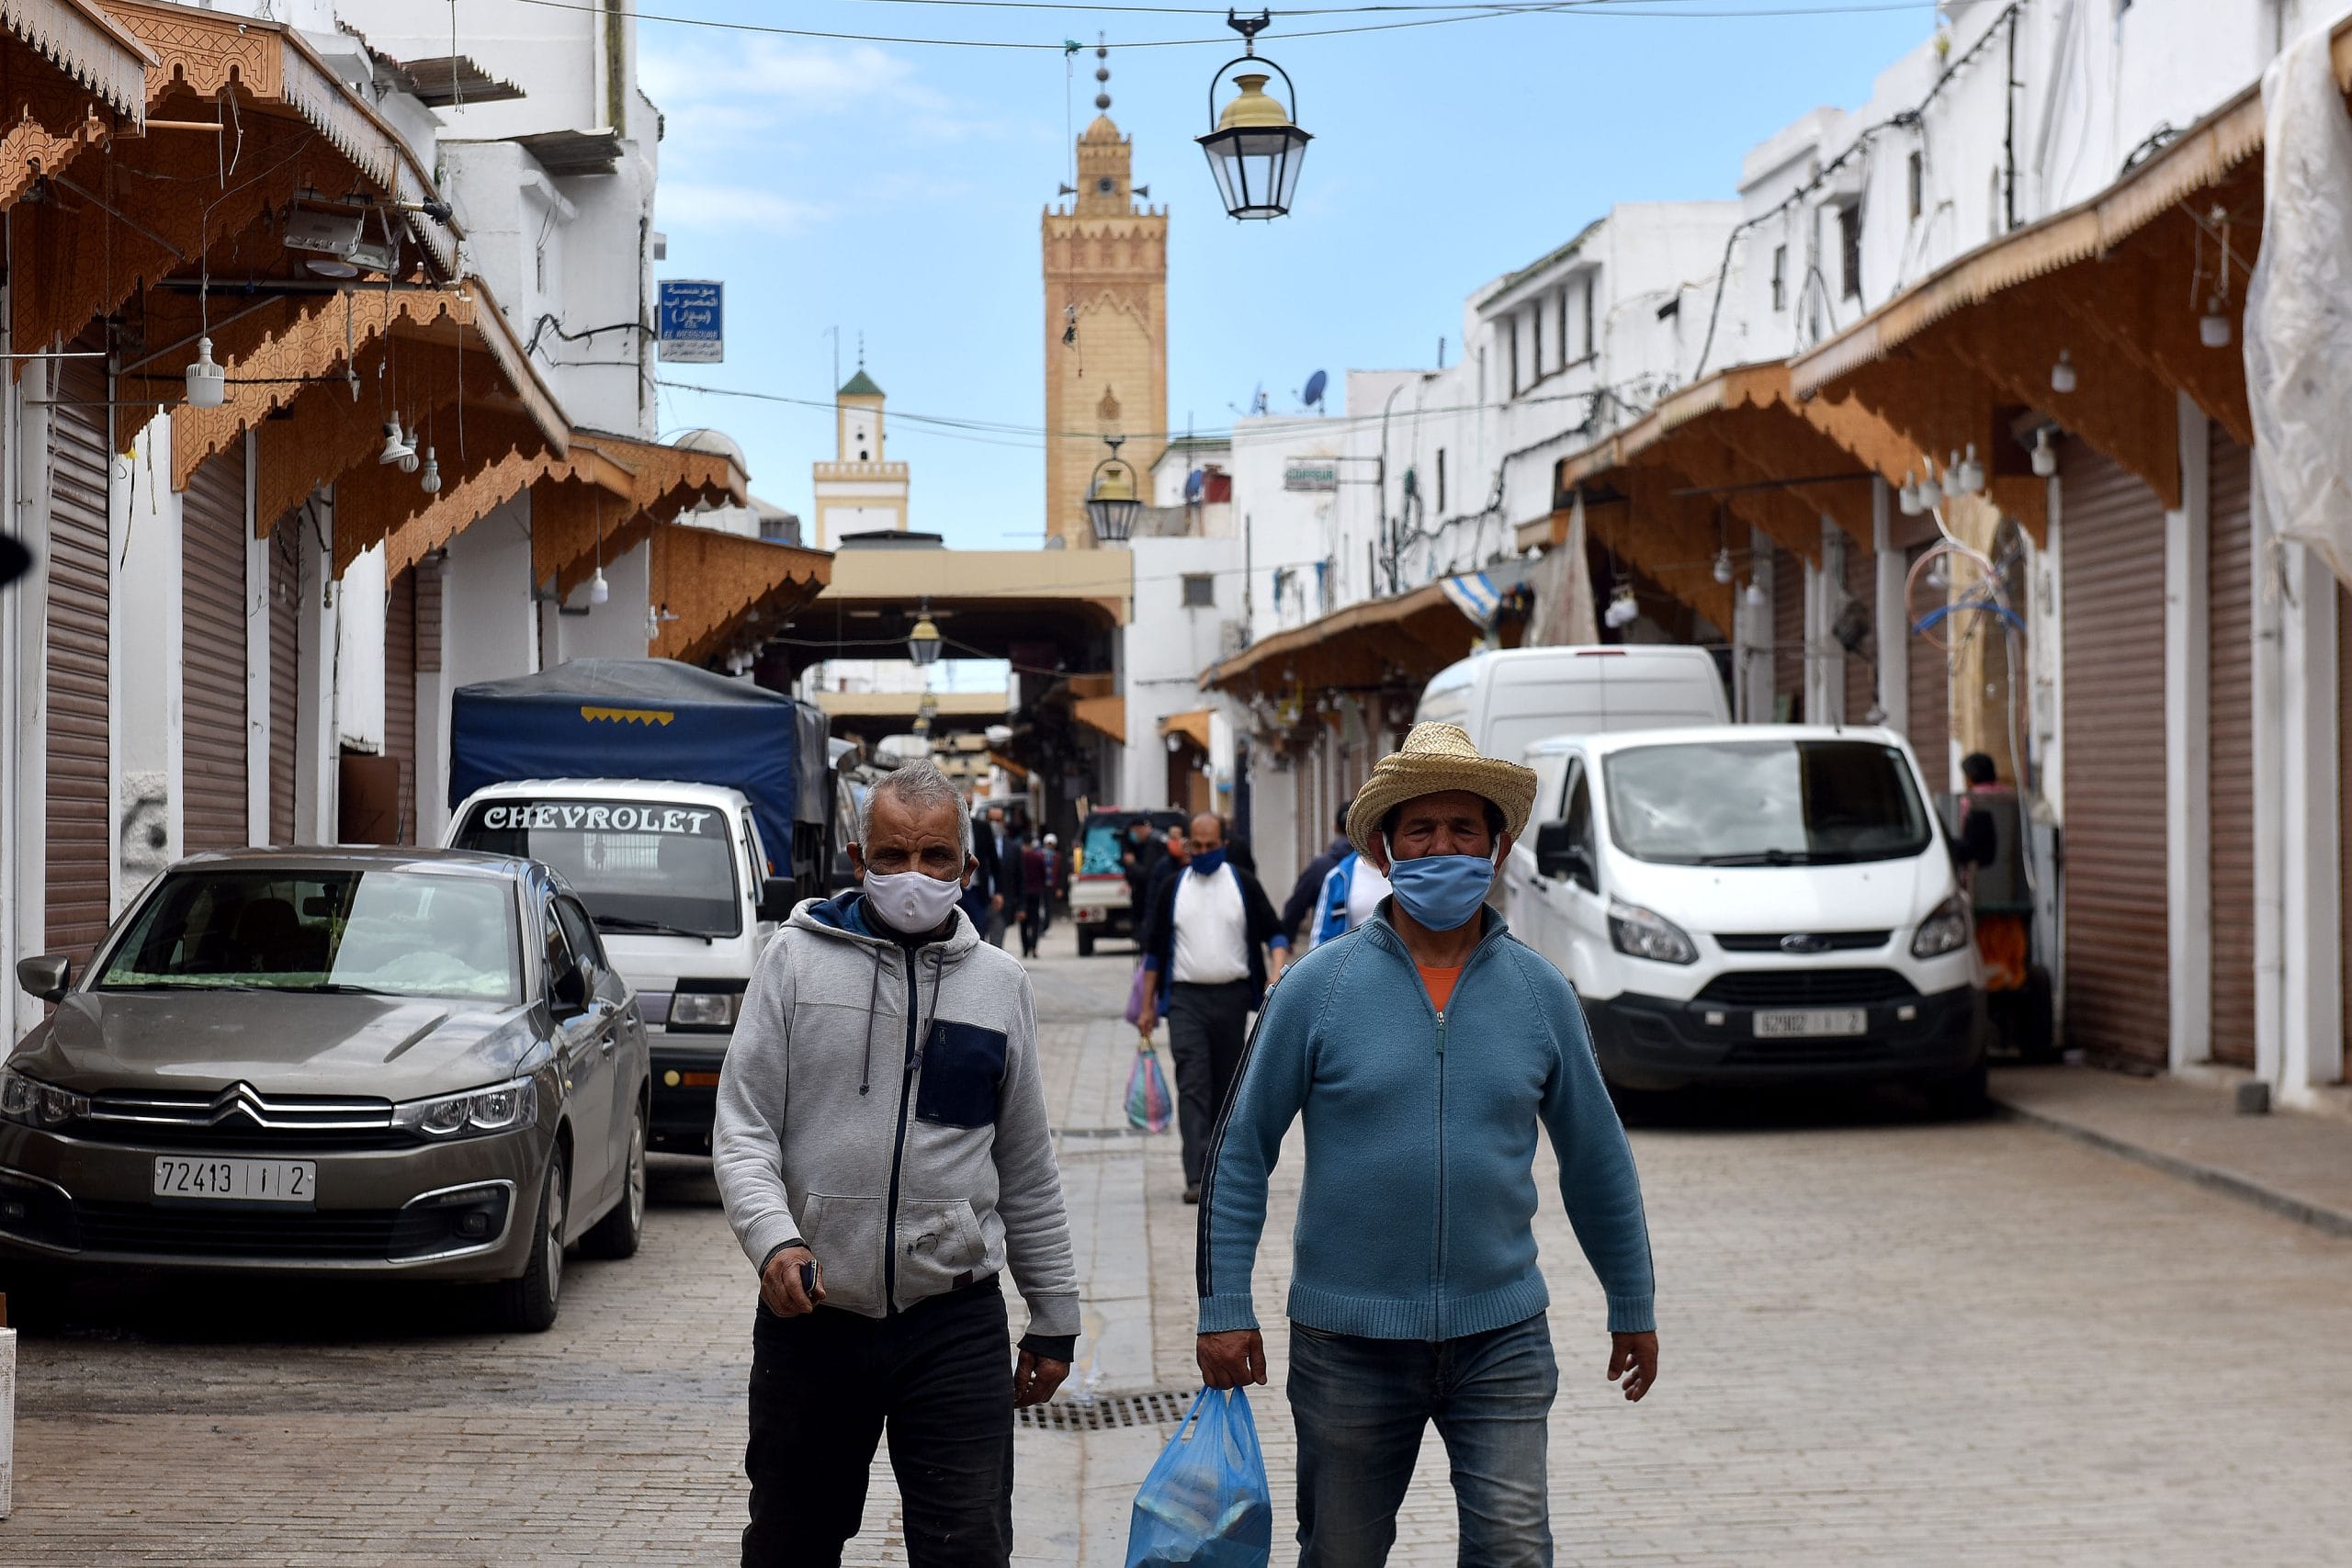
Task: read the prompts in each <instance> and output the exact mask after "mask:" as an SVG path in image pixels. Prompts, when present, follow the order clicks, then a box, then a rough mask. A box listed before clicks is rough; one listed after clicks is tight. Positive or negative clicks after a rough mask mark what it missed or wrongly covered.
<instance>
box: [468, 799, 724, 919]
mask: <svg viewBox="0 0 2352 1568" xmlns="http://www.w3.org/2000/svg"><path fill="white" fill-rule="evenodd" d="M457 844H458V848H459V849H467V850H486V851H488V852H491V853H492V854H502V855H521V856H524V857H526V858H528V859H530V860H535V861H537V862H539V863H542V864H544V865H548V866H552V867H554V868H555V870H556V871H557V872H559V873H560V874H561V875H562V877H563V879H564V880H565V881H566V882H569V883H570V884H571V890H572V891H573V892H574V893H577V894H578V895H580V901H581V902H582V904H585V905H586V906H587V907H588V912H589V914H591V915H593V916H594V917H595V920H596V924H597V925H598V926H600V927H602V928H603V929H604V930H605V931H617V932H621V933H624V934H627V933H631V932H638V933H647V934H651V935H657V936H658V935H672V934H674V935H680V936H699V937H712V936H735V935H737V934H739V933H740V932H741V931H742V929H743V898H742V894H741V892H740V891H739V890H738V884H737V882H736V871H735V864H736V856H735V845H734V840H732V839H731V838H729V830H728V817H727V813H726V812H724V811H721V810H718V809H717V808H716V807H682V806H679V805H677V804H676V803H674V802H672V803H669V804H664V803H662V802H660V801H652V800H580V799H571V800H563V799H555V798H548V799H538V800H492V801H484V802H483V803H481V805H479V806H477V807H474V808H473V810H472V812H471V813H470V814H469V815H468V817H467V818H466V822H465V826H464V828H463V829H460V830H459V832H458V840H457Z"/></svg>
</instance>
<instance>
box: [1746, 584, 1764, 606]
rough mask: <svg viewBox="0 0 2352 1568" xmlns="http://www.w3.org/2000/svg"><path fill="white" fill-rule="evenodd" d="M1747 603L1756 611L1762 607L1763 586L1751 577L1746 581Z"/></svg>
mask: <svg viewBox="0 0 2352 1568" xmlns="http://www.w3.org/2000/svg"><path fill="white" fill-rule="evenodd" d="M1747 602H1748V604H1750V605H1751V606H1753V607H1755V608H1757V609H1759V610H1760V609H1762V608H1763V607H1764V589H1763V586H1762V584H1760V583H1758V581H1756V580H1755V579H1754V578H1752V577H1751V578H1749V579H1748V580H1747Z"/></svg>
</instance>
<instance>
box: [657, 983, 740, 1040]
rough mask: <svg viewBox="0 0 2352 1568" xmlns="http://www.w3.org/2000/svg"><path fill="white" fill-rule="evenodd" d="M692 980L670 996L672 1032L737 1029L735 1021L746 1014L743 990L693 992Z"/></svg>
mask: <svg viewBox="0 0 2352 1568" xmlns="http://www.w3.org/2000/svg"><path fill="white" fill-rule="evenodd" d="M693 984H694V982H693V981H692V980H682V981H680V982H679V983H678V988H677V989H676V990H674V991H673V992H671V993H670V1021H669V1023H668V1024H667V1026H666V1027H667V1028H669V1029H670V1030H671V1031H673V1032H677V1031H682V1030H684V1031H695V1030H707V1031H710V1032H713V1033H718V1032H725V1031H727V1030H729V1029H732V1028H734V1027H735V1019H736V1017H737V1015H738V1014H740V1013H741V1011H742V1008H743V993H742V992H741V991H690V990H688V989H686V987H689V986H691V985H693Z"/></svg>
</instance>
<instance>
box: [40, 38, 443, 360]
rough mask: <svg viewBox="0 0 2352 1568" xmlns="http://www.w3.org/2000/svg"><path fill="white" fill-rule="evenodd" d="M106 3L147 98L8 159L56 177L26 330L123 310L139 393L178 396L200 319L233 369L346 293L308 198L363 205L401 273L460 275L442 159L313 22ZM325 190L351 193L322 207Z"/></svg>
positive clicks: (118, 315)
mask: <svg viewBox="0 0 2352 1568" xmlns="http://www.w3.org/2000/svg"><path fill="white" fill-rule="evenodd" d="M104 9H105V15H106V16H107V18H108V20H109V23H110V25H112V26H113V27H115V28H118V29H119V31H120V32H121V33H122V34H124V35H126V36H127V38H128V39H130V40H131V41H132V42H134V43H135V44H136V46H137V47H138V48H139V49H140V50H141V51H143V53H142V58H141V66H140V69H141V90H142V95H143V96H142V97H141V100H140V102H141V114H140V115H139V116H138V117H137V118H135V119H132V118H122V119H119V120H118V122H117V123H116V124H115V125H114V126H112V127H111V128H110V130H109V131H108V133H107V134H104V135H96V134H87V135H85V136H83V137H82V139H81V141H80V142H79V143H77V145H78V146H79V151H78V152H75V154H74V156H73V157H71V159H70V160H69V159H67V158H66V157H65V152H67V151H68V149H66V148H65V147H63V146H62V144H61V145H49V146H33V145H30V144H29V143H27V144H25V145H23V146H15V145H12V149H11V158H10V161H9V162H8V163H7V164H6V165H5V167H0V196H6V195H8V194H10V187H9V186H8V185H7V182H8V181H9V180H12V179H17V178H19V177H30V176H34V175H37V176H38V178H39V180H40V185H39V187H38V196H39V199H38V200H24V201H20V202H19V203H18V205H17V207H16V208H15V209H14V210H13V211H12V218H13V220H14V224H13V227H14V229H15V233H14V236H13V246H14V252H15V254H14V255H13V257H12V258H11V259H12V261H13V269H12V281H13V283H14V284H15V287H14V288H13V289H12V290H11V310H12V312H13V321H12V325H13V328H14V332H15V335H16V337H17V342H18V344H20V345H22V346H26V347H31V346H35V345H41V344H51V343H54V342H57V341H60V340H62V339H63V338H67V337H71V336H73V335H74V334H75V333H79V332H81V331H82V329H83V328H84V326H85V324H87V323H88V322H89V321H91V320H92V319H93V318H96V317H107V318H110V319H112V322H111V324H112V335H111V337H110V341H109V343H108V348H109V349H110V351H111V352H112V353H113V354H114V355H115V358H116V361H117V364H118V367H119V369H121V370H124V371H126V372H138V371H142V370H143V371H144V372H145V374H144V375H143V376H133V377H127V378H126V379H125V381H124V384H123V389H122V392H121V393H120V394H119V396H120V397H121V398H122V400H126V401H136V400H139V399H140V398H141V397H145V396H149V395H152V396H153V398H154V400H155V401H156V402H157V403H158V404H159V405H160V404H168V403H173V402H176V401H177V400H178V391H177V389H175V388H174V387H173V386H172V385H171V383H172V382H174V381H175V380H177V378H178V377H179V374H180V372H181V371H182V370H183V369H184V368H185V367H186V365H187V361H188V359H189V358H191V357H192V356H193V355H194V352H195V344H196V339H197V337H198V335H199V334H201V333H207V332H209V335H211V336H212V338H213V340H214V343H213V347H214V357H215V358H216V359H218V360H219V361H220V363H222V364H223V365H224V366H231V367H233V366H234V365H235V362H236V361H237V359H238V357H239V356H240V355H241V354H242V353H243V350H244V349H245V348H247V347H249V346H251V345H252V344H254V343H255V342H258V341H259V340H260V339H261V338H262V337H263V336H266V335H267V334H268V333H271V332H273V331H275V330H277V329H281V328H283V327H284V325H285V324H286V323H287V322H288V320H289V319H290V318H292V317H294V316H296V315H300V314H303V313H306V312H309V311H315V310H322V309H325V308H327V307H328V306H329V305H330V304H331V303H332V302H333V301H334V288H335V286H334V284H332V283H329V282H326V281H324V280H322V279H321V278H319V277H317V276H313V275H312V274H311V271H310V270H309V269H308V268H307V267H306V266H305V265H303V263H304V260H305V259H306V258H305V256H304V255H302V254H297V253H294V252H291V251H289V250H288V248H287V246H286V243H285V237H284V230H283V226H282V225H281V224H280V222H279V221H278V218H279V215H280V214H283V213H286V212H288V211H289V210H291V209H293V207H294V205H295V203H296V201H297V199H298V197H300V198H301V199H303V200H304V201H306V202H313V203H314V204H322V205H324V206H326V207H329V208H333V209H341V210H343V211H345V212H346V213H348V214H351V215H354V216H358V217H360V218H362V220H363V221H364V223H365V225H366V228H365V231H364V232H365V238H367V239H368V241H369V242H370V243H374V244H376V245H378V246H379V247H389V249H390V255H391V268H390V276H393V277H396V278H409V277H415V276H424V277H426V278H429V279H431V280H447V278H449V277H450V276H454V274H455V271H456V257H457V242H458V232H457V231H456V229H455V228H454V227H453V226H452V225H450V224H449V223H447V222H445V221H443V220H438V219H435V218H434V217H432V216H430V215H429V214H428V213H427V212H426V211H425V210H424V209H425V208H426V207H427V206H428V205H430V206H434V207H438V206H439V198H438V197H437V196H436V195H435V191H434V188H433V185H432V182H431V179H430V177H429V176H428V175H427V174H426V171H425V168H424V164H423V163H422V162H421V161H420V160H419V159H418V158H417V156H416V154H415V152H414V151H413V149H411V148H410V147H409V146H408V144H407V143H406V142H405V141H402V140H401V137H400V136H399V134H398V133H397V132H395V131H394V130H392V129H391V128H390V126H389V125H388V124H386V123H385V121H384V120H383V119H382V118H380V117H379V116H378V115H377V113H376V111H375V109H374V108H373V107H372V106H370V105H369V104H368V102H367V101H366V100H365V99H364V98H363V97H361V96H359V95H358V94H357V93H356V92H355V91H354V90H353V89H351V88H350V87H348V86H346V85H345V84H343V83H342V82H340V81H339V80H337V79H336V77H335V75H334V72H333V70H332V69H331V68H330V67H328V66H327V65H326V64H325V62H322V60H321V59H320V58H319V56H318V55H317V53H316V52H315V51H313V50H312V49H311V46H310V45H309V44H308V43H307V42H305V41H304V40H303V39H302V37H301V35H300V33H299V32H296V31H294V30H293V29H292V28H288V27H287V26H285V25H284V24H281V23H276V22H264V21H256V20H254V19H253V18H251V17H242V16H236V15H233V14H231V13H227V12H213V11H204V10H198V9H196V8H194V7H191V6H159V5H148V4H140V3H135V0H112V3H109V4H107V6H105V8H104ZM84 105H85V107H84V116H85V118H87V106H88V100H87V99H86V98H85V100H84ZM9 107H17V106H9ZM215 127H217V128H218V129H213V128H215ZM18 130H19V131H22V130H23V122H22V117H21V116H19V125H18ZM20 140H22V138H20ZM19 153H21V154H22V155H21V156H18V155H17V154H19ZM313 192H329V193H333V194H332V196H330V197H326V198H325V199H324V201H323V202H322V203H318V202H316V199H315V198H314V197H311V195H309V194H308V193H313ZM208 278H209V279H210V280H212V286H211V288H210V289H209V294H210V296H211V298H210V299H206V298H205V296H206V294H207V292H208V290H207V289H206V288H205V287H204V283H205V280H207V279H208ZM228 278H234V279H236V280H237V284H236V287H235V288H233V289H232V288H231V286H230V285H228V284H227V283H225V282H223V281H220V280H224V279H228ZM134 298H135V299H137V300H138V305H137V308H136V309H135V310H130V311H128V312H125V311H124V309H123V308H124V306H125V305H126V304H127V303H128V302H130V301H131V300H132V299H134ZM20 368H21V367H20ZM232 374H234V370H233V368H232Z"/></svg>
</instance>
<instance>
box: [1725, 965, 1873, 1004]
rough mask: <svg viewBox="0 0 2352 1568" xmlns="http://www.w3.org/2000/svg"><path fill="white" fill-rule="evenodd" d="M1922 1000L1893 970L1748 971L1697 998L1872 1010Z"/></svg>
mask: <svg viewBox="0 0 2352 1568" xmlns="http://www.w3.org/2000/svg"><path fill="white" fill-rule="evenodd" d="M1918 995H1919V992H1918V988H1917V987H1915V986H1913V985H1912V984H1911V982H1910V981H1908V980H1906V979H1905V978H1904V977H1903V976H1900V975H1898V974H1896V973H1895V972H1894V970H1892V969H1748V970H1736V971H1734V972H1733V973H1731V974H1728V975H1718V976H1715V977H1714V978H1713V980H1710V981H1708V982H1707V988H1706V989H1705V990H1703V991H1701V992H1700V993H1699V999H1700V1000H1701V1001H1702V1002H1720V1003H1722V1004H1724V1006H1726V1007H1736V1008H1813V1007H1872V1006H1876V1005H1878V1004H1881V1003H1885V1002H1903V1001H1912V1000H1915V999H1917V997H1918Z"/></svg>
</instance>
